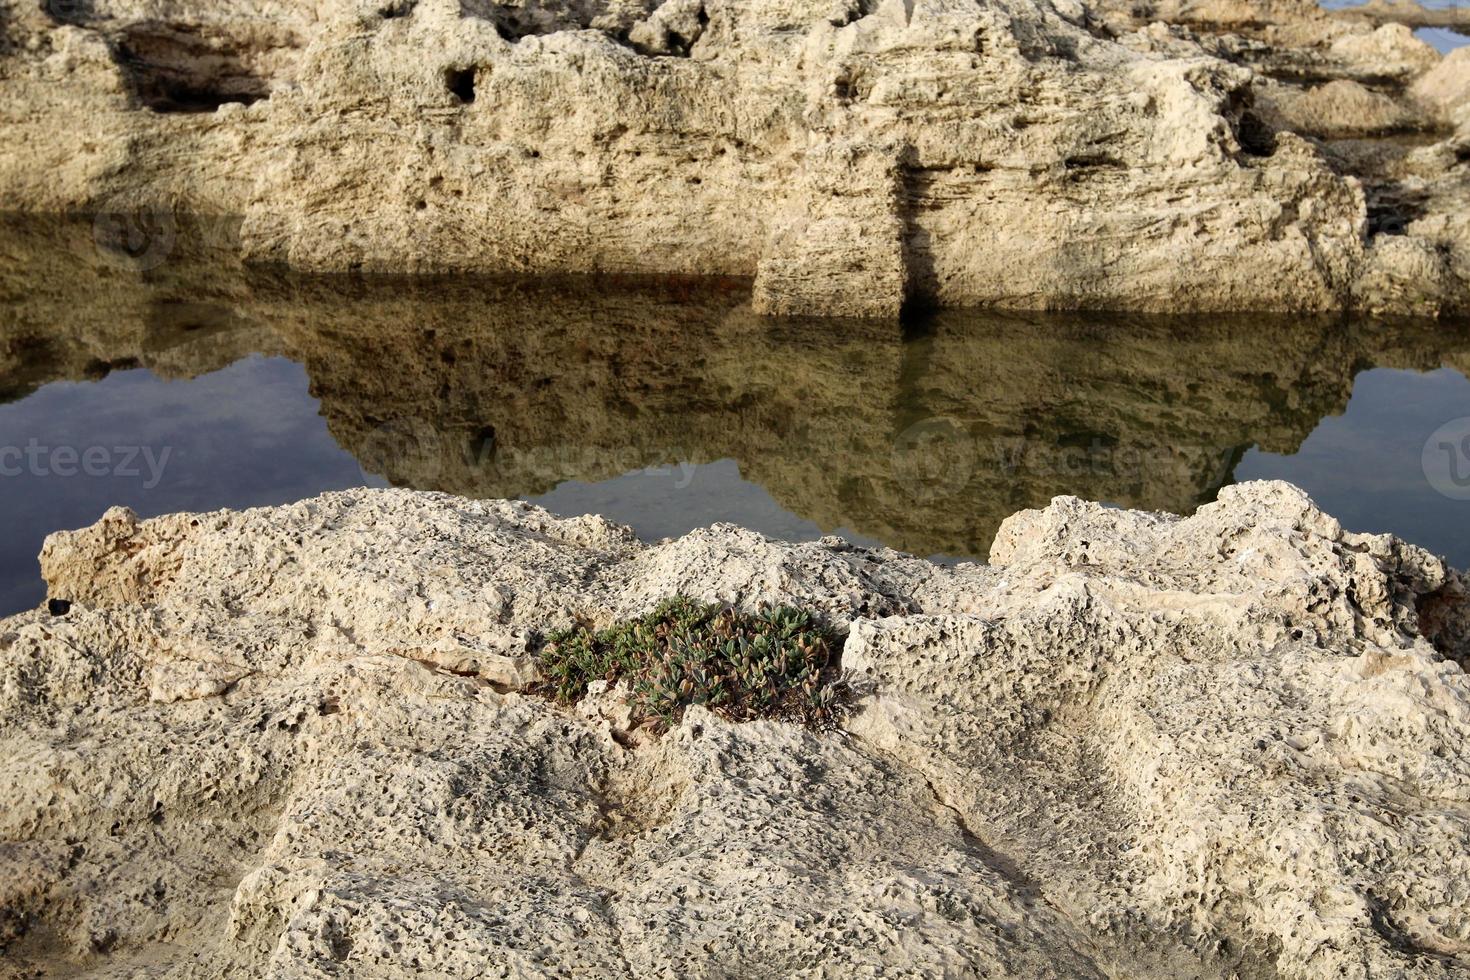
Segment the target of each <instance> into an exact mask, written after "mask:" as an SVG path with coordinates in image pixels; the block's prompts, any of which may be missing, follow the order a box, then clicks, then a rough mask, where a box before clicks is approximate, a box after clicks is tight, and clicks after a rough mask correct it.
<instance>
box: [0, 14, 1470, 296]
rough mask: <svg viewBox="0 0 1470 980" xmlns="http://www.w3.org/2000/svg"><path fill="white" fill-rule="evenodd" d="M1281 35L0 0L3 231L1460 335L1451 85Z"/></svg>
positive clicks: (1422, 53)
mask: <svg viewBox="0 0 1470 980" xmlns="http://www.w3.org/2000/svg"><path fill="white" fill-rule="evenodd" d="M1273 9H1275V8H1273ZM1281 9H1282V10H1285V11H1288V12H1289V15H1290V16H1289V17H1288V18H1287V19H1288V20H1289V22H1290V29H1282V30H1279V31H1277V32H1275V33H1274V34H1272V35H1270V36H1269V37H1267V38H1265V40H1262V39H1261V38H1259V37H1255V36H1249V35H1250V32H1249V31H1246V34H1245V35H1242V34H1239V33H1230V32H1225V33H1220V32H1214V33H1210V32H1203V33H1202V32H1197V31H1195V30H1194V29H1193V28H1191V27H1190V26H1177V27H1174V26H1169V25H1167V24H1165V23H1163V22H1153V21H1151V17H1152V16H1153V14H1150V13H1149V11H1148V10H1147V9H1145V8H1141V7H1136V6H1135V7H1130V8H1129V10H1128V11H1127V12H1126V13H1115V12H1114V11H1113V10H1112V9H1111V7H1109V6H1108V5H1106V4H1104V5H1101V6H1099V7H1097V8H1095V9H1094V8H1092V7H1089V6H1087V5H1084V4H1081V3H1077V2H1076V0H1056V2H1053V0H881V2H880V0H664V2H662V3H660V2H657V0H590V2H585V3H584V2H576V3H572V2H565V0H550V2H543V0H522V2H495V0H368V2H364V0H322V2H319V3H317V4H315V5H300V4H280V3H275V2H271V0H246V2H235V3H230V4H227V5H225V4H218V3H213V2H204V0H198V2H189V0H166V2H156V0H3V3H0V123H3V126H4V129H5V133H6V140H7V145H6V147H5V148H4V152H3V153H0V207H6V208H23V209H31V210H63V211H77V210H82V211H101V212H121V213H125V214H131V213H133V212H134V210H136V209H143V210H145V211H146V210H149V209H159V208H164V209H173V208H182V209H188V210H193V211H200V212H205V213H211V214H234V215H239V216H242V218H243V225H242V229H241V242H242V244H243V246H244V249H245V252H246V254H247V256H248V257H249V258H251V259H252V260H258V261H277V262H286V263H289V264H291V265H294V266H297V267H301V268H311V269H329V270H350V269H368V270H380V271H427V270H464V269H477V270H495V271H514V272H537V273H545V272H592V271H597V272H642V273H679V274H699V275H733V276H744V277H750V276H753V277H754V283H755V306H756V309H757V310H758V311H759V312H767V313H771V312H775V313H813V314H823V315H849V314H851V315H880V316H881V315H892V314H894V313H896V312H897V311H898V309H899V308H900V306H901V305H902V304H903V303H904V302H905V301H907V300H911V299H912V300H920V301H926V302H934V303H938V304H940V305H946V306H958V305H965V306H973V305H990V306H1002V307H1011V308H1032V309H1038V308H1111V309H1132V310H1166V311H1171V312H1174V311H1181V310H1226V309H1274V310H1293V311H1299V310H1319V311H1320V310H1330V309H1340V308H1346V307H1353V308H1366V309H1373V310H1392V311H1397V312H1408V311H1414V312H1428V313H1442V312H1455V311H1463V310H1466V309H1470V286H1467V284H1470V230H1467V225H1466V220H1467V219H1466V217H1465V215H1466V214H1467V213H1470V206H1467V204H1470V193H1467V186H1470V166H1467V163H1466V152H1467V149H1466V148H1467V145H1470V144H1467V142H1466V140H1467V139H1470V134H1467V131H1466V129H1465V126H1466V124H1467V122H1466V118H1465V106H1466V98H1467V80H1466V79H1467V70H1466V69H1467V65H1466V59H1465V58H1459V57H1454V58H1448V59H1444V60H1443V61H1441V60H1440V59H1439V56H1438V55H1437V54H1436V53H1435V52H1434V51H1433V50H1432V49H1431V48H1429V47H1428V46H1427V45H1425V44H1423V43H1421V42H1419V41H1417V40H1415V39H1414V38H1413V37H1412V36H1411V35H1410V33H1409V31H1408V29H1407V28H1406V27H1404V26H1402V25H1399V24H1385V25H1383V26H1375V25H1374V23H1373V22H1372V21H1370V20H1365V19H1362V18H1353V19H1343V18H1338V19H1329V18H1327V17H1326V16H1325V15H1323V14H1321V12H1320V11H1317V10H1316V8H1315V7H1313V6H1303V5H1285V6H1282V7H1281ZM1158 16H1160V17H1166V18H1167V17H1173V18H1174V19H1176V20H1181V21H1189V16H1187V15H1186V13H1181V12H1179V11H1172V10H1169V11H1160V12H1158ZM1281 16H1282V17H1286V15H1285V14H1282V15H1281ZM1198 19H1199V18H1196V20H1198ZM1191 23H1192V22H1191ZM1254 23H1255V22H1253V21H1252V22H1247V25H1248V26H1249V25H1251V24H1254ZM1237 26H1238V25H1237ZM1324 119H1325V120H1326V121H1325V122H1323V120H1324ZM1332 120H1337V122H1332ZM1406 133H1407V134H1411V135H1412V136H1413V137H1414V139H1413V140H1412V141H1411V142H1410V143H1409V144H1408V145H1405V144H1403V143H1402V141H1390V142H1388V143H1384V142H1383V141H1382V140H1381V139H1380V137H1388V136H1392V137H1395V140H1396V139H1397V137H1399V136H1400V135H1403V134H1406ZM1343 136H1352V137H1354V138H1365V139H1370V145H1368V146H1366V147H1365V146H1357V145H1354V146H1348V145H1346V144H1345V143H1344V142H1343V141H1342V139H1339V137H1343Z"/></svg>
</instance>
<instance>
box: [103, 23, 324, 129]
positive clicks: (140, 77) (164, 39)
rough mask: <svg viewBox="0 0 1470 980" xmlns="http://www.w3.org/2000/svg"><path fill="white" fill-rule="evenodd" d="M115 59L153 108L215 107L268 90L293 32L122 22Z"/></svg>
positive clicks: (289, 56)
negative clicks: (244, 33) (242, 32)
mask: <svg viewBox="0 0 1470 980" xmlns="http://www.w3.org/2000/svg"><path fill="white" fill-rule="evenodd" d="M114 51H115V55H114V56H115V59H116V61H117V64H118V67H119V68H121V69H122V73H123V77H124V79H125V80H126V82H127V84H128V87H129V88H130V89H131V90H132V93H133V95H134V97H135V98H137V100H138V101H139V102H141V103H142V104H143V105H145V106H147V107H148V108H150V109H152V110H154V111H155V112H213V111H214V110H215V109H218V108H219V107H220V106H222V105H224V104H225V103H227V102H240V103H244V104H245V105H249V104H250V103H252V102H258V101H259V100H261V99H264V98H267V97H268V96H269V95H270V88H271V79H270V77H267V75H266V74H265V73H263V69H265V68H266V67H267V66H269V67H270V69H271V70H272V73H273V72H274V71H276V70H279V69H280V68H282V67H284V66H285V65H286V63H288V62H290V61H291V60H293V59H294V55H295V44H294V38H291V37H288V36H286V35H282V34H279V33H273V32H271V31H269V30H266V31H262V32H261V33H259V34H256V35H252V36H251V37H249V38H236V37H230V36H226V35H216V34H207V33H205V32H203V31H202V30H201V29H200V28H197V27H195V26H192V25H170V24H160V23H156V22H150V23H142V24H132V25H129V26H128V27H126V28H124V29H123V31H122V33H121V36H120V37H119V38H118V40H117V42H116V46H115V49H114Z"/></svg>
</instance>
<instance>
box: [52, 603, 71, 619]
mask: <svg viewBox="0 0 1470 980" xmlns="http://www.w3.org/2000/svg"><path fill="white" fill-rule="evenodd" d="M46 611H47V612H48V613H50V614H51V615H53V616H65V615H66V614H67V613H69V612H71V602H70V601H69V600H66V599H47V600H46Z"/></svg>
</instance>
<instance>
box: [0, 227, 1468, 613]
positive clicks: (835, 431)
mask: <svg viewBox="0 0 1470 980" xmlns="http://www.w3.org/2000/svg"><path fill="white" fill-rule="evenodd" d="M0 270H3V271H0V316H3V319H0V531H3V533H0V613H10V612H14V611H16V610H19V609H22V608H25V607H27V606H30V605H32V604H34V603H36V602H37V601H39V599H40V598H41V597H42V595H43V587H42V584H41V582H40V580H39V576H38V573H37V566H36V553H37V551H38V550H39V548H40V545H41V541H42V538H43V537H44V536H45V534H46V533H48V532H49V531H51V530H55V529H57V528H70V527H78V526H81V525H85V524H88V523H91V522H92V521H95V520H96V519H97V517H98V516H99V515H100V514H101V513H102V511H103V510H104V509H105V508H106V507H108V506H109V505H112V504H126V505H128V506H130V507H132V508H134V509H135V510H137V511H138V512H139V513H141V514H144V515H152V514H158V513H164V512H169V511H175V510H204V509H212V508H219V507H246V506H254V505H262V504H276V503H282V502H286V501H291V500H297V499H300V498H302V497H305V496H309V495H312V494H315V493H319V492H321V491H324V490H331V489H338V488H343V487H352V486H361V485H369V486H387V485H395V486H407V487H415V488H420V489H429V490H445V491H449V492H453V493H457V494H464V495H468V496H476V497H523V498H526V499H529V500H532V501H534V502H536V503H539V504H542V505H544V506H546V507H548V508H550V509H551V510H553V511H556V512H559V513H562V514H578V513H589V512H591V513H600V514H604V515H606V516H608V517H610V518H612V519H614V520H617V521H621V522H625V523H627V524H630V525H632V526H633V527H634V528H635V529H636V530H637V531H638V532H639V533H640V534H641V535H643V536H644V537H645V538H649V539H658V538H661V537H664V536H669V535H676V534H680V533H683V532H685V531H688V530H690V529H692V528H695V527H700V526H703V525H706V524H709V523H712V522H715V521H733V522H736V523H739V524H743V525H746V526H749V527H753V528H756V529H758V530H761V531H763V532H765V533H767V534H770V535H773V536H776V537H781V538H788V539H808V538H813V537H816V536H819V535H821V534H824V533H834V532H835V533H839V534H842V535H844V536H846V537H848V538H850V539H852V540H855V541H858V542H864V543H881V544H885V545H890V546H892V547H895V548H899V549H902V550H905V551H909V552H913V553H916V554H921V555H932V556H939V557H945V558H982V559H983V558H984V557H985V555H986V554H987V552H988V549H989V544H990V541H991V538H992V536H993V535H994V532H995V529H996V527H997V526H998V524H999V522H1000V521H1001V520H1002V519H1004V518H1005V517H1006V516H1007V515H1009V514H1010V513H1012V512H1013V511H1015V510H1017V509H1020V508H1023V507H1034V506H1038V505H1042V504H1045V503H1046V502H1047V501H1048V500H1049V499H1050V498H1051V497H1052V496H1053V495H1056V494H1063V493H1070V494H1077V495H1079V496H1083V497H1088V498H1092V499H1098V500H1104V501H1107V502H1110V503H1114V504H1117V505H1121V506H1129V507H1143V508H1149V509H1158V510H1168V511H1173V512H1176V513H1187V512H1190V511H1192V510H1193V509H1194V508H1196V507H1197V506H1199V505H1200V504H1202V503H1205V502H1208V501H1209V500H1211V499H1213V498H1214V496H1215V494H1216V493H1217V492H1218V490H1219V488H1220V487H1221V486H1223V485H1225V484H1228V483H1230V482H1233V481H1239V480H1246V479H1257V478H1281V479H1286V480H1291V481H1293V482H1295V483H1297V484H1299V485H1301V486H1303V487H1305V488H1306V489H1307V490H1308V491H1310V492H1311V493H1312V494H1313V496H1314V497H1316V499H1317V500H1318V502H1319V503H1320V504H1322V506H1323V507H1324V508H1326V509H1327V510H1329V511H1330V512H1331V513H1333V514H1335V515H1336V516H1338V517H1339V518H1340V519H1341V520H1342V521H1343V523H1344V524H1345V525H1346V526H1347V527H1349V528H1351V529H1354V530H1364V531H1392V532H1394V533H1396V534H1399V535H1401V536H1403V537H1405V538H1407V539H1409V540H1411V541H1415V542H1417V543H1420V544H1422V545H1424V546H1426V547H1428V548H1430V549H1432V550H1434V551H1436V552H1439V553H1442V554H1444V555H1447V556H1448V557H1449V558H1450V559H1451V561H1452V562H1454V563H1455V564H1457V565H1459V566H1461V567H1466V566H1470V499H1466V498H1470V380H1467V374H1470V328H1467V326H1465V325H1463V324H1462V325H1453V324H1439V323H1431V322H1403V321H1396V322H1378V321H1370V320H1360V321H1342V320H1338V319H1331V318H1327V319H1303V318H1280V317H1211V318H1189V319H1172V318H1166V319H1161V318H1138V317H1100V316H1080V315H1069V316H1057V315H998V314H983V313H953V312H945V313H941V314H934V315H930V316H926V317H919V318H914V319H912V320H911V321H910V322H906V323H904V324H863V323H853V322H845V323H844V322H833V321H777V322H772V321H767V320H761V319H758V318H756V317H754V316H752V315H750V313H749V312H748V309H747V308H746V305H745V296H744V292H743V290H742V289H741V288H740V287H739V286H738V285H730V286H728V287H722V286H719V285H715V286H698V287H694V286H688V285H670V284H668V283H661V284H659V285H657V286H654V285H649V284H631V283H619V284H615V285H614V284H607V283H589V282H585V281H584V282H567V283H539V284H527V283H515V282H504V281H493V280H469V279H454V280H425V279H419V280H406V279H363V278H346V277H339V278H312V277H301V276H294V275H288V274H283V273H274V272H262V271H259V270H246V269H243V268H241V267H240V266H239V265H238V264H237V263H236V262H235V261H234V259H233V258H232V257H230V256H229V255H228V254H225V253H223V252H212V251H210V250H208V249H198V250H185V249H182V248H177V249H176V250H175V251H174V252H173V253H171V255H170V257H169V258H168V260H167V261H164V262H160V263H156V264H155V263H151V262H150V263H148V267H147V268H135V267H130V266H128V265H127V264H126V263H122V262H118V261H116V260H115V257H112V256H109V255H108V254H107V253H106V250H99V249H98V248H97V247H96V245H95V243H94V241H93V238H92V229H91V227H90V226H86V225H83V226H76V227H72V226H63V227H61V228H58V227H57V226H55V225H48V224H41V223H36V222H21V221H15V220H12V221H9V222H8V223H4V224H0ZM1456 420H1463V421H1460V422H1457V421H1456ZM1457 425H1458V426H1461V427H1462V428H1463V429H1464V432H1463V436H1464V438H1465V442H1464V443H1463V446H1462V444H1461V442H1460V441H1459V439H1460V435H1461V433H1460V429H1458V428H1456V426H1457ZM1436 433H1438V435H1435V434H1436ZM1432 436H1433V437H1434V438H1433V439H1432V438H1431V437H1432ZM1426 444H1428V448H1427V449H1426ZM1441 446H1442V447H1443V448H1441ZM1462 448H1463V449H1464V451H1465V454H1466V458H1464V459H1461V458H1459V454H1460V453H1461V450H1462ZM1426 460H1427V461H1428V462H1429V463H1430V466H1429V469H1430V473H1429V476H1426V470H1425V463H1426ZM1457 476H1464V477H1466V484H1465V485H1464V486H1461V485H1460V484H1459V483H1456V482H1455V479H1456V477H1457ZM1462 491H1463V492H1462Z"/></svg>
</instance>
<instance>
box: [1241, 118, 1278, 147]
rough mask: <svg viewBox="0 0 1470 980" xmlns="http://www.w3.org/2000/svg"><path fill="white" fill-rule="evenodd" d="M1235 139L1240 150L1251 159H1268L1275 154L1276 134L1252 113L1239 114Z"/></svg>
mask: <svg viewBox="0 0 1470 980" xmlns="http://www.w3.org/2000/svg"><path fill="white" fill-rule="evenodd" d="M1235 138H1236V139H1237V140H1239V141H1240V148H1241V149H1242V150H1244V151H1245V152H1246V153H1248V154H1250V155H1251V156H1253V157H1269V156H1270V155H1271V154H1273V153H1275V152H1276V134H1275V133H1274V132H1272V130H1271V127H1270V126H1267V125H1266V124H1265V123H1264V122H1262V121H1261V117H1260V116H1257V115H1256V114H1255V113H1254V112H1242V113H1241V114H1240V121H1239V122H1237V123H1236V124H1235Z"/></svg>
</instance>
